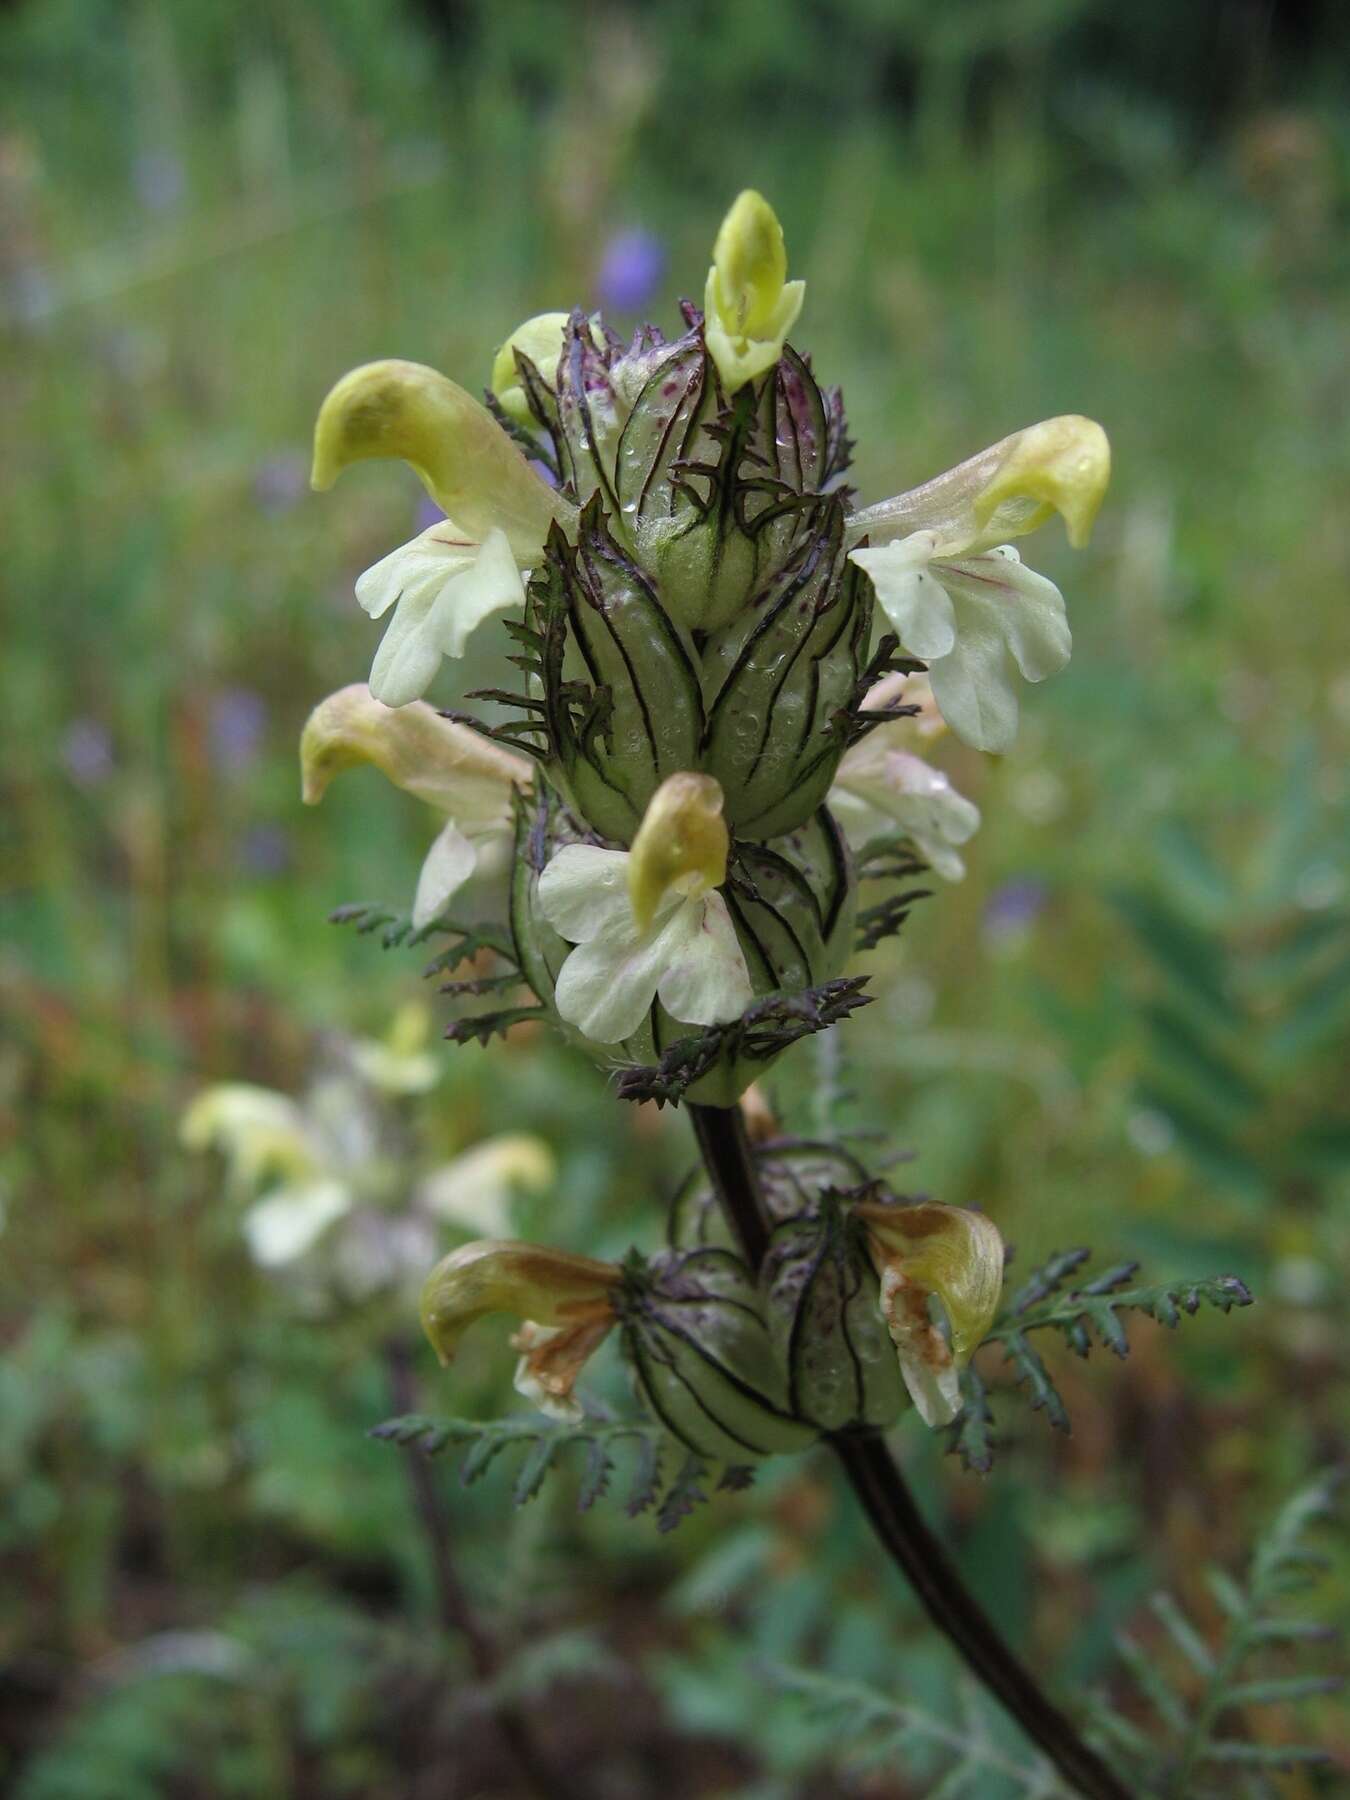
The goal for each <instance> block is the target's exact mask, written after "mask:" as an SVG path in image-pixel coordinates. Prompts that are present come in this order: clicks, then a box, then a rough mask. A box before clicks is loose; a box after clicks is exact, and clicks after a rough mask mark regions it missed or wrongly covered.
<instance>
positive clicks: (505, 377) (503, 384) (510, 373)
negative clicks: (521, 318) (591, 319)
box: [491, 312, 568, 425]
mask: <svg viewBox="0 0 1350 1800" xmlns="http://www.w3.org/2000/svg"><path fill="white" fill-rule="evenodd" d="M567 319H568V315H567V314H566V313H565V312H549V313H536V314H535V316H534V318H532V319H526V321H525V323H524V324H523V325H517V326H516V329H515V330H514V331H513V332H512V333H511V335H510V337H509V338H507V340H506V342H505V343H504V344H503V345H502V347H501V349H500V350H498V352H497V354H496V356H494V357H493V359H492V383H491V385H492V391H493V393H494V394H495V395H496V396H497V400H498V403H499V405H500V406H501V408H502V411H503V412H506V413H509V414H510V416H511V417H512V418H513V419H515V420H517V421H518V422H519V423H520V424H521V425H530V424H533V423H534V419H533V415H532V414H531V412H530V409H529V407H528V405H527V404H526V401H525V390H524V388H523V387H522V386H521V385H520V376H519V373H518V372H517V369H516V351H517V350H519V351H520V352H521V354H522V355H523V356H527V357H528V358H529V359H530V361H531V362H532V363H533V364H534V366H535V368H536V369H538V371H539V373H540V374H541V375H542V376H543V378H544V380H545V381H546V382H548V383H549V385H550V386H551V385H552V383H553V378H554V376H555V374H556V373H557V369H558V358H559V356H560V355H561V354H562V341H563V333H564V331H565V330H566V329H567Z"/></svg>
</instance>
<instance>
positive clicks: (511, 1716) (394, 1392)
mask: <svg viewBox="0 0 1350 1800" xmlns="http://www.w3.org/2000/svg"><path fill="white" fill-rule="evenodd" d="M384 1361H385V1368H386V1371H387V1373H388V1379H389V1393H390V1398H391V1400H392V1401H393V1406H394V1411H395V1412H396V1413H398V1414H403V1413H412V1412H416V1411H417V1393H416V1388H415V1384H414V1380H413V1369H412V1357H411V1355H410V1353H409V1350H408V1346H407V1345H406V1344H405V1343H403V1342H402V1341H401V1340H397V1339H395V1340H390V1341H389V1342H388V1343H386V1344H385V1346H384ZM403 1466H404V1467H405V1468H406V1469H407V1471H408V1490H409V1494H410V1497H411V1499H412V1503H413V1511H414V1513H415V1514H416V1516H417V1522H418V1524H419V1525H420V1527H421V1529H422V1536H423V1538H424V1539H425V1541H426V1546H427V1553H428V1555H429V1556H430V1559H431V1567H432V1574H433V1578H434V1584H435V1589H436V1610H437V1612H438V1613H439V1614H440V1620H441V1624H442V1626H443V1627H444V1628H445V1630H446V1631H448V1632H451V1633H454V1634H457V1635H458V1636H459V1637H461V1638H462V1639H463V1640H464V1646H465V1648H466V1649H467V1651H468V1653H469V1662H470V1664H471V1665H472V1668H473V1672H474V1676H475V1678H476V1679H477V1680H478V1681H479V1682H480V1683H481V1684H482V1685H483V1687H484V1688H485V1689H487V1690H488V1692H489V1693H490V1692H491V1689H492V1684H493V1682H494V1681H495V1680H496V1678H497V1676H498V1674H499V1673H500V1670H501V1658H500V1656H499V1655H498V1653H497V1646H496V1644H495V1643H494V1642H493V1640H492V1637H491V1635H490V1634H489V1633H488V1632H487V1631H486V1630H484V1628H483V1625H482V1623H481V1621H480V1620H479V1618H478V1615H477V1613H476V1612H475V1611H474V1607H473V1602H472V1601H471V1600H470V1599H469V1596H468V1594H467V1593H466V1592H465V1590H464V1584H463V1582H461V1580H460V1578H459V1571H458V1570H457V1569H456V1567H455V1559H454V1556H453V1554H452V1553H451V1548H450V1531H449V1527H448V1525H447V1522H446V1517H445V1509H444V1507H443V1506H442V1505H441V1498H440V1495H439V1494H438V1493H437V1491H436V1483H435V1479H434V1477H433V1475H432V1472H431V1461H430V1459H429V1458H428V1457H427V1456H426V1455H425V1454H424V1453H423V1452H422V1451H421V1450H418V1449H415V1448H409V1449H408V1450H407V1451H405V1453H404V1459H403ZM490 1710H491V1716H492V1719H493V1721H494V1722H495V1724H496V1726H497V1729H498V1731H499V1733H500V1734H501V1737H502V1741H503V1742H504V1744H505V1745H506V1748H507V1750H508V1751H509V1753H510V1755H511V1757H512V1758H513V1760H514V1762H515V1764H516V1767H517V1768H518V1769H519V1771H520V1774H521V1776H522V1778H523V1779H524V1782H525V1785H526V1786H527V1788H528V1789H529V1790H530V1792H531V1793H534V1794H537V1795H538V1796H539V1800H579V1797H578V1795H577V1793H576V1790H575V1788H573V1787H571V1786H570V1785H569V1784H568V1782H567V1781H566V1780H565V1779H564V1778H563V1776H562V1775H561V1774H560V1773H559V1772H558V1771H557V1770H556V1769H555V1768H553V1767H552V1765H551V1762H550V1759H549V1758H548V1757H547V1756H546V1755H545V1754H544V1753H543V1751H542V1750H541V1749H540V1747H539V1744H538V1743H537V1741H536V1739H535V1735H534V1731H533V1729H532V1727H531V1725H530V1721H529V1718H528V1717H527V1715H526V1713H525V1711H524V1710H523V1708H522V1707H520V1706H519V1705H518V1704H517V1703H516V1702H515V1701H512V1700H504V1699H498V1698H494V1699H493V1700H492V1701H491V1707H490Z"/></svg>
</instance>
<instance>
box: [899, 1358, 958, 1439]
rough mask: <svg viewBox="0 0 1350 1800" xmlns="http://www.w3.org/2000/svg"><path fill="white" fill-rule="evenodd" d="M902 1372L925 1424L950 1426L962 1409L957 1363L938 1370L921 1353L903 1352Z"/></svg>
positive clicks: (937, 1426)
mask: <svg viewBox="0 0 1350 1800" xmlns="http://www.w3.org/2000/svg"><path fill="white" fill-rule="evenodd" d="M900 1373H901V1375H902V1376H903V1377H904V1381H905V1386H906V1387H907V1388H908V1389H909V1397H910V1399H911V1400H912V1401H913V1402H914V1406H915V1409H916V1410H917V1412H918V1415H919V1417H920V1418H921V1419H922V1420H923V1422H924V1424H925V1425H931V1426H932V1427H933V1428H934V1430H937V1429H939V1428H940V1427H942V1426H943V1425H950V1424H951V1422H952V1420H953V1419H954V1418H955V1417H956V1415H957V1413H959V1412H960V1410H961V1375H960V1372H959V1370H958V1369H957V1368H956V1365H955V1364H954V1363H947V1364H946V1365H945V1366H944V1367H943V1368H938V1369H935V1368H934V1367H933V1366H932V1364H931V1363H928V1362H925V1361H924V1359H923V1358H922V1357H921V1356H907V1355H906V1354H905V1352H904V1351H903V1350H902V1351H901V1352H900Z"/></svg>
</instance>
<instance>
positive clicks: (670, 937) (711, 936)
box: [657, 893, 754, 1025]
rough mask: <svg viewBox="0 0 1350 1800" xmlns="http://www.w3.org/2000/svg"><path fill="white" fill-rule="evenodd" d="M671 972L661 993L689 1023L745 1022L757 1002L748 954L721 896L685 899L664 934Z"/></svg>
mask: <svg viewBox="0 0 1350 1800" xmlns="http://www.w3.org/2000/svg"><path fill="white" fill-rule="evenodd" d="M657 942H658V944H659V945H660V953H661V957H662V960H663V962H664V964H665V972H664V973H663V974H662V976H661V979H660V982H659V983H658V985H657V995H658V997H659V999H660V1001H661V1004H662V1006H664V1007H665V1009H666V1011H667V1012H668V1013H669V1014H670V1016H671V1018H672V1019H678V1020H680V1022H681V1023H682V1024H685V1025H723V1024H727V1023H729V1022H730V1021H731V1020H732V1019H739V1018H740V1016H741V1014H742V1013H743V1012H744V1011H745V1009H746V1007H747V1006H749V1004H750V1002H751V1000H752V999H753V998H754V990H753V989H752V988H751V986H750V972H749V970H748V969H747V968H746V966H745V952H744V951H743V950H742V949H741V945H740V940H739V939H738V938H737V936H736V928H735V926H734V925H733V924H732V922H731V914H730V913H729V912H728V911H727V903H726V901H725V900H724V899H723V898H722V896H721V895H720V894H716V893H713V894H708V895H706V896H705V897H704V898H703V899H701V900H685V901H683V902H682V903H681V904H680V905H679V906H678V907H676V909H675V911H674V913H673V914H672V915H671V917H670V919H669V920H668V921H667V922H666V924H665V925H664V926H663V927H662V928H661V930H660V932H659V933H658V938H657Z"/></svg>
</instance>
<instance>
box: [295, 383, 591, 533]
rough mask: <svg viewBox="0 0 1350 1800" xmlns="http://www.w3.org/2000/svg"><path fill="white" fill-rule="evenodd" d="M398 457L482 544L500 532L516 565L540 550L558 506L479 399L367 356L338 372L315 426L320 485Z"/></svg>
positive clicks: (316, 479)
mask: <svg viewBox="0 0 1350 1800" xmlns="http://www.w3.org/2000/svg"><path fill="white" fill-rule="evenodd" d="M386 456H392V457H398V458H400V459H401V460H402V461H404V462H406V463H408V464H409V465H410V466H411V467H412V468H413V470H414V471H415V472H416V473H417V475H418V476H419V477H420V478H421V480H422V482H423V484H424V486H425V487H426V489H427V492H428V493H429V494H430V495H431V497H432V499H433V500H435V502H436V504H437V505H438V506H439V507H440V508H441V509H442V511H444V512H446V513H449V514H450V515H451V517H453V518H454V519H455V520H456V521H457V522H458V524H459V525H461V526H462V527H463V528H464V530H465V531H467V532H468V533H469V534H470V536H471V537H473V538H475V539H477V540H478V541H480V542H481V541H482V539H483V538H485V537H486V536H487V534H488V532H489V531H491V530H492V529H493V527H494V526H496V527H498V528H500V529H501V530H502V531H504V532H505V533H506V535H507V537H508V539H509V540H510V544H511V549H512V552H513V554H514V555H515V556H516V557H517V559H518V560H519V561H520V562H522V563H523V564H527V565H528V564H529V563H531V562H532V561H533V560H534V559H535V558H536V557H537V556H538V554H539V551H540V549H541V547H542V545H543V542H544V538H545V536H546V535H547V532H548V528H549V524H550V522H551V520H552V519H553V518H554V516H555V514H556V511H557V504H556V496H555V494H554V492H553V490H552V489H551V488H550V487H549V486H548V485H547V484H546V483H545V482H543V481H541V480H540V478H539V477H538V476H537V475H536V474H535V473H534V471H533V470H532V469H531V468H530V466H529V464H528V463H527V462H526V460H525V458H524V457H523V456H522V455H521V453H520V451H519V450H518V449H517V448H516V446H515V445H514V444H513V443H512V442H511V439H510V438H509V437H508V436H507V435H506V433H505V432H504V431H503V430H502V428H501V426H500V425H499V424H498V423H497V421H496V420H495V419H494V418H493V416H492V414H491V413H490V412H489V411H488V410H487V408H486V407H485V406H482V405H480V404H479V402H478V401H477V400H475V399H474V398H473V396H472V394H468V393H466V392H465V391H464V389H463V388H462V387H459V386H457V385H456V383H455V382H453V381H449V380H447V378H446V377H445V376H444V375H438V374H437V372H436V371H435V369H428V368H425V367H424V366H423V365H422V364H421V363H411V362H397V361H390V362H374V363H365V364H363V365H362V367H360V368H359V369H353V370H352V371H351V373H350V374H348V375H344V376H343V377H342V380H341V381H339V382H338V384H337V386H336V387H335V388H333V390H332V392H331V393H330V394H329V395H328V397H327V399H326V400H325V401H324V403H323V405H322V406H321V407H320V408H319V417H318V421H317V422H316V424H315V427H314V469H313V474H312V476H311V479H312V481H313V484H314V486H315V487H316V488H318V489H321V490H322V489H325V488H330V487H332V485H333V483H334V482H335V481H336V480H337V478H338V476H339V475H340V474H341V473H342V471H343V470H344V469H345V468H347V467H349V465H350V464H352V463H354V462H361V461H363V460H364V459H366V458H368V457H386Z"/></svg>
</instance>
